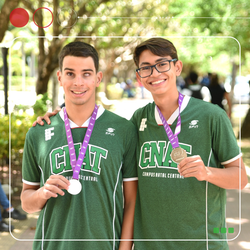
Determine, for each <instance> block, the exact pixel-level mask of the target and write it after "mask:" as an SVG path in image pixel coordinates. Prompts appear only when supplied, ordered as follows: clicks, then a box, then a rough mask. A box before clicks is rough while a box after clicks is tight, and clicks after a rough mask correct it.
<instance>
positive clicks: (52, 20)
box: [33, 7, 54, 28]
mask: <svg viewBox="0 0 250 250" xmlns="http://www.w3.org/2000/svg"><path fill="white" fill-rule="evenodd" d="M40 9H45V10H48V11H49V12H50V13H51V16H52V20H51V22H50V23H49V24H48V25H47V26H44V27H43V26H39V25H38V24H37V23H36V22H35V14H36V12H37V11H38V10H40ZM53 20H54V16H53V13H52V11H51V10H50V9H48V8H46V7H41V8H38V9H37V10H36V11H35V12H34V14H33V22H34V24H35V25H36V26H37V27H39V28H48V27H49V26H50V25H51V24H52V23H53Z"/></svg>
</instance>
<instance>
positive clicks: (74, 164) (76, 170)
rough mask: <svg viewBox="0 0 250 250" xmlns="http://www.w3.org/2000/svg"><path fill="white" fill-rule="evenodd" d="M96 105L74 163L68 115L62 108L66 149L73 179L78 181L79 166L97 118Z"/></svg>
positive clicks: (74, 154)
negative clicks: (67, 148)
mask: <svg viewBox="0 0 250 250" xmlns="http://www.w3.org/2000/svg"><path fill="white" fill-rule="evenodd" d="M97 109H98V107H97V105H95V109H94V111H93V113H92V115H91V118H90V121H89V125H88V128H87V131H86V134H85V136H84V139H83V143H82V147H81V150H80V153H79V156H78V159H77V161H76V152H75V147H74V142H73V137H72V133H71V128H70V124H69V119H68V115H67V112H66V108H64V124H65V130H66V136H67V141H68V147H69V156H70V164H71V167H72V170H73V177H72V178H73V179H76V180H78V179H79V173H80V170H81V166H82V163H83V160H84V156H85V154H86V150H87V147H88V144H89V140H90V137H91V134H92V131H93V128H94V125H95V120H96V116H97Z"/></svg>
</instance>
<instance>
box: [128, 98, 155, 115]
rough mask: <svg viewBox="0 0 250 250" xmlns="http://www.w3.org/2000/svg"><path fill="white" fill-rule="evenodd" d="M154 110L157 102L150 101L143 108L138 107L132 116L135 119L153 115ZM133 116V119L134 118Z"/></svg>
mask: <svg viewBox="0 0 250 250" xmlns="http://www.w3.org/2000/svg"><path fill="white" fill-rule="evenodd" d="M154 110H155V103H154V102H151V103H148V104H147V105H145V106H144V107H142V108H139V109H137V110H136V111H135V112H134V114H133V116H132V118H133V119H136V118H139V119H140V118H141V116H148V115H152V114H154ZM132 118H131V119H132Z"/></svg>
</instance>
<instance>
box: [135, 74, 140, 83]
mask: <svg viewBox="0 0 250 250" xmlns="http://www.w3.org/2000/svg"><path fill="white" fill-rule="evenodd" d="M135 75H136V80H137V82H141V77H140V76H139V74H138V73H137V72H136V73H135Z"/></svg>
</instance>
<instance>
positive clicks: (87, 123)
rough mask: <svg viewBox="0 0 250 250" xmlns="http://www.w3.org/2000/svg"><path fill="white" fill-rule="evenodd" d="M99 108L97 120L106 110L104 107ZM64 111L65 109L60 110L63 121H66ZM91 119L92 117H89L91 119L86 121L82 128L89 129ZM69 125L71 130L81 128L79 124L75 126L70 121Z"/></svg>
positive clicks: (99, 106)
mask: <svg viewBox="0 0 250 250" xmlns="http://www.w3.org/2000/svg"><path fill="white" fill-rule="evenodd" d="M97 106H98V111H97V116H96V120H97V119H98V118H99V117H100V116H101V115H102V114H103V112H104V111H105V109H104V107H103V106H102V105H97ZM63 109H64V108H62V109H61V110H60V112H59V115H60V117H61V119H62V120H63V121H64V114H63ZM90 118H91V117H89V119H88V120H87V121H85V122H84V123H83V124H82V126H81V127H84V128H85V127H86V128H87V127H88V125H89V121H90ZM69 125H70V128H79V126H78V125H77V124H75V123H74V122H73V121H71V120H70V119H69Z"/></svg>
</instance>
